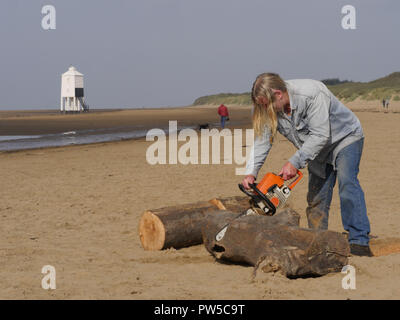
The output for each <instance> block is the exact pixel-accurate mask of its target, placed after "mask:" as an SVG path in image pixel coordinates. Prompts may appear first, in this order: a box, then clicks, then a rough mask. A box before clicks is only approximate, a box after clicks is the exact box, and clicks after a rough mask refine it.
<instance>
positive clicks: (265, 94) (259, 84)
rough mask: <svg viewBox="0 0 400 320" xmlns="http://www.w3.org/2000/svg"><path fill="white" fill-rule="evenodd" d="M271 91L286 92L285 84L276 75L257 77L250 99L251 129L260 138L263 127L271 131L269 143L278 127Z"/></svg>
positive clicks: (265, 74) (266, 74)
mask: <svg viewBox="0 0 400 320" xmlns="http://www.w3.org/2000/svg"><path fill="white" fill-rule="evenodd" d="M272 89H275V90H281V91H282V92H286V91H287V88H286V84H285V82H284V81H283V80H282V78H281V77H280V76H279V75H278V74H276V73H262V74H260V75H258V76H257V78H256V80H255V81H254V83H253V88H252V90H251V99H252V100H253V104H254V112H253V129H254V132H255V135H256V136H260V135H261V134H262V133H263V130H264V127H265V125H267V126H268V127H269V129H270V130H271V138H270V140H271V141H270V142H271V143H272V142H273V139H274V137H275V135H276V129H277V127H278V116H277V114H276V111H275V108H274V101H275V96H274V92H273V91H272Z"/></svg>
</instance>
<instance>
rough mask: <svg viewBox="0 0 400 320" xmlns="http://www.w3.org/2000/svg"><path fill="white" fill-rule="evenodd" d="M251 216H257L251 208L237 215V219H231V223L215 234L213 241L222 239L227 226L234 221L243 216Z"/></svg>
mask: <svg viewBox="0 0 400 320" xmlns="http://www.w3.org/2000/svg"><path fill="white" fill-rule="evenodd" d="M252 214H257V213H256V212H255V211H254V210H253V208H249V209H247V210H246V211H243V212H242V213H241V214H239V215H238V216H237V217H235V218H233V220H232V221H231V222H228V223H227V224H226V225H225V226H223V228H222V229H221V230H220V231H219V232H218V233H217V235H216V236H215V240H217V241H221V240H222V238H223V237H224V236H225V233H226V230H228V227H229V225H230V224H231V223H232V222H233V221H234V220H236V219H238V218H240V217H244V216H249V215H252Z"/></svg>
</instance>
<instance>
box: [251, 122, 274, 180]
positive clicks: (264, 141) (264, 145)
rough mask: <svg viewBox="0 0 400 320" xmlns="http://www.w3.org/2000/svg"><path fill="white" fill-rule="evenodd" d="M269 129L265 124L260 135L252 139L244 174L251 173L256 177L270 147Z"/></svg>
mask: <svg viewBox="0 0 400 320" xmlns="http://www.w3.org/2000/svg"><path fill="white" fill-rule="evenodd" d="M270 137H271V130H270V129H269V128H268V127H267V126H265V127H264V131H263V133H262V134H261V136H258V137H256V138H255V139H254V145H253V146H252V149H251V152H250V157H249V160H248V161H247V164H246V175H253V176H254V177H255V178H257V175H258V171H259V170H260V169H261V167H262V165H263V164H264V162H265V159H266V158H267V156H268V153H269V151H270V149H271V143H270Z"/></svg>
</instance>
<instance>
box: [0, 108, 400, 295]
mask: <svg viewBox="0 0 400 320" xmlns="http://www.w3.org/2000/svg"><path fill="white" fill-rule="evenodd" d="M349 106H350V107H351V108H352V109H353V110H355V113H356V115H357V116H358V117H359V119H360V121H361V123H362V126H363V129H364V134H365V143H364V153H363V158H362V161H361V166H360V174H359V179H360V183H361V185H362V187H363V189H364V192H365V197H366V201H367V208H368V215H369V219H370V222H371V234H372V235H373V236H374V237H377V238H374V239H373V241H374V242H375V246H373V245H371V246H372V249H373V250H375V252H376V253H377V254H379V256H376V257H373V258H367V257H350V258H349V263H350V265H352V266H354V267H355V268H356V281H357V282H356V284H357V288H356V290H344V289H343V288H342V279H343V277H344V275H343V274H341V273H332V274H328V275H326V276H323V277H319V278H307V279H295V280H293V279H292V280H290V279H287V278H285V277H283V276H281V275H280V274H266V273H262V272H258V274H257V276H256V277H255V279H252V278H251V275H252V271H253V268H252V267H246V266H243V265H235V264H223V263H220V262H216V261H215V259H214V258H213V257H212V256H211V255H210V254H209V253H208V252H207V251H206V250H205V248H204V246H203V245H198V246H193V247H189V248H184V249H179V250H175V249H168V250H164V251H156V252H153V251H145V250H143V248H142V247H141V244H140V240H139V234H138V224H139V220H140V217H141V215H142V213H143V212H144V211H145V210H146V209H154V208H160V207H164V206H172V205H177V204H184V203H190V202H196V201H200V200H209V199H212V198H215V197H226V196H233V195H240V194H241V192H240V190H239V189H238V188H237V183H238V182H240V181H241V178H242V177H241V176H237V175H235V169H236V168H237V165H236V164H210V165H202V164H199V165H192V164H189V165H182V164H175V165H169V164H165V165H160V164H158V165H150V164H149V163H148V162H147V161H146V150H147V148H148V147H149V146H150V145H151V144H152V143H153V142H150V141H146V140H145V139H136V140H129V141H120V142H110V143H97V144H92V145H80V146H68V147H59V148H47V149H38V150H27V151H19V152H3V153H0V176H1V184H0V185H1V188H0V194H1V200H2V201H1V203H0V217H1V224H0V228H1V232H0V234H1V235H0V236H1V246H0V264H1V266H0V277H1V284H2V285H1V288H0V299H399V298H400V289H399V285H398V284H399V283H400V253H399V252H400V250H399V249H400V236H399V235H398V226H399V223H400V209H399V208H400V197H399V190H398V186H397V183H398V181H399V178H400V174H399V170H398V169H397V163H398V161H397V160H398V159H399V158H400V148H399V141H400V130H399V122H400V113H399V112H398V111H399V110H400V106H398V105H395V104H394V103H393V109H390V111H391V112H389V113H383V110H382V109H381V108H379V107H380V105H379V104H378V103H376V102H375V103H371V104H368V103H364V102H359V101H358V102H353V103H351V104H349ZM230 111H231V115H230V118H231V123H230V125H228V128H229V127H231V128H232V127H242V128H248V127H250V118H251V109H250V107H240V106H236V107H232V108H230ZM392 111H395V112H392ZM168 120H178V123H181V124H187V125H189V124H200V123H212V122H218V117H217V116H216V111H215V106H203V107H188V108H170V109H165V110H122V111H113V112H98V113H93V114H91V113H89V114H80V115H60V114H57V113H56V114H46V113H42V114H35V113H33V114H32V113H28V114H25V115H23V116H21V114H18V113H12V112H11V113H10V112H9V113H7V112H3V113H0V134H1V135H11V134H15V135H18V134H40V133H44V132H45V133H52V132H60V130H64V131H68V130H73V129H83V128H84V129H88V128H104V127H107V126H108V127H127V126H132V125H135V124H141V125H144V126H146V127H149V128H150V127H159V126H162V125H163V124H167V123H168ZM71 128H72V129H71ZM294 152H295V148H294V146H293V145H291V144H290V143H289V142H288V141H286V140H285V139H284V138H283V137H282V136H278V138H277V140H276V143H275V144H274V146H273V148H272V150H271V152H270V156H269V158H268V161H267V163H266V164H265V165H264V166H263V168H262V169H261V171H260V176H262V175H263V174H264V173H266V172H268V171H274V172H278V171H279V170H280V169H281V166H282V165H283V164H284V163H285V161H286V160H287V159H288V158H290V156H291V155H292V154H293V153H294ZM303 172H304V176H305V177H304V179H303V180H302V181H301V182H300V183H299V185H298V186H297V187H296V189H295V190H294V192H293V195H292V197H291V199H290V206H291V207H292V208H293V209H295V210H296V211H297V212H299V213H300V215H301V220H300V225H301V226H303V227H306V226H307V221H306V216H305V208H306V194H307V180H308V179H307V170H303ZM329 229H331V230H334V231H338V232H342V231H343V227H342V223H341V217H340V205H339V199H338V194H337V188H335V191H334V198H333V202H332V206H331V211H330V221H329ZM382 243H383V244H385V246H383V247H382V248H383V249H382V248H381V249H379V244H382ZM379 250H381V251H379ZM384 250H386V252H385V251H384ZM45 265H52V266H54V267H55V268H56V272H57V278H56V279H57V289H56V290H43V289H42V288H41V281H42V278H43V276H44V275H43V274H42V273H41V270H42V267H43V266H45Z"/></svg>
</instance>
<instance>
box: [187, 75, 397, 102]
mask: <svg viewBox="0 0 400 320" xmlns="http://www.w3.org/2000/svg"><path fill="white" fill-rule="evenodd" d="M322 81H323V82H325V83H326V84H327V86H328V88H329V89H330V90H331V91H332V92H333V94H335V95H336V96H337V97H338V98H339V99H341V100H344V101H353V100H355V99H357V98H360V99H361V100H366V101H371V100H382V99H391V100H394V101H399V100H400V72H393V73H391V74H390V75H388V76H386V77H383V78H379V79H376V80H373V81H370V82H353V81H340V80H338V79H326V80H322ZM221 103H224V104H231V105H233V104H235V105H249V104H251V98H250V92H244V93H220V94H214V95H209V96H203V97H200V98H197V99H196V100H195V101H194V102H193V105H194V106H196V105H204V104H211V105H218V104H221Z"/></svg>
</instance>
